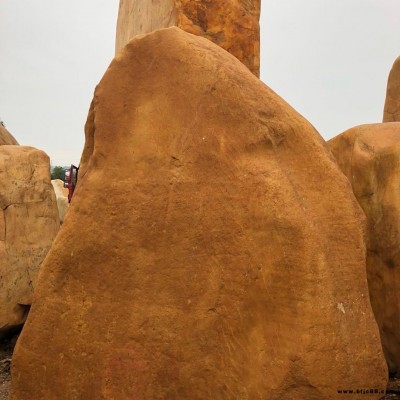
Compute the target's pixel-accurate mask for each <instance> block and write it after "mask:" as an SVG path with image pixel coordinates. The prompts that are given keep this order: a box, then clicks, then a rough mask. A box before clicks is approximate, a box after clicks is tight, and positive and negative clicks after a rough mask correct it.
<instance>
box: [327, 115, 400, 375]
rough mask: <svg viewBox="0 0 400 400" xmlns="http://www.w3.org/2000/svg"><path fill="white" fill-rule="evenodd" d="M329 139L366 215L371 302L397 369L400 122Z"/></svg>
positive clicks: (399, 362)
mask: <svg viewBox="0 0 400 400" xmlns="http://www.w3.org/2000/svg"><path fill="white" fill-rule="evenodd" d="M328 143H329V145H330V147H331V149H332V151H333V153H334V155H335V156H336V158H337V160H338V162H339V165H340V167H341V168H342V170H343V172H344V173H345V174H346V176H347V177H348V179H349V180H350V183H351V185H352V187H353V191H354V194H355V196H356V198H357V200H358V202H359V203H360V205H361V207H362V209H363V210H364V212H365V214H366V216H367V220H368V245H367V249H368V253H367V272H368V283H369V289H370V297H371V304H372V308H373V310H374V313H375V316H376V319H377V322H378V325H379V328H380V332H381V338H382V344H383V349H384V352H385V355H386V360H387V362H388V365H389V368H390V371H391V373H393V374H399V373H400V301H399V292H400V253H399V249H400V187H399V179H400V123H397V122H396V123H387V124H373V125H362V126H357V127H355V128H352V129H350V130H348V131H346V132H344V133H342V134H341V135H338V136H336V137H335V138H333V139H332V140H330V141H329V142H328Z"/></svg>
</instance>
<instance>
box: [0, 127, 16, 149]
mask: <svg viewBox="0 0 400 400" xmlns="http://www.w3.org/2000/svg"><path fill="white" fill-rule="evenodd" d="M5 144H7V145H15V144H18V142H17V141H16V140H15V139H14V137H13V136H12V135H11V133H10V132H8V130H7V129H6V128H5V126H4V125H2V124H0V146H2V145H5Z"/></svg>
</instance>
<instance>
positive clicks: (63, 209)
mask: <svg viewBox="0 0 400 400" xmlns="http://www.w3.org/2000/svg"><path fill="white" fill-rule="evenodd" d="M51 184H52V185H53V189H54V193H55V194H56V199H57V208H58V216H59V218H60V224H63V223H64V218H65V216H66V215H67V211H68V208H69V203H68V189H67V188H65V187H64V182H63V181H62V180H61V179H53V180H52V181H51Z"/></svg>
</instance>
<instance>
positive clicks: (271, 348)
mask: <svg viewBox="0 0 400 400" xmlns="http://www.w3.org/2000/svg"><path fill="white" fill-rule="evenodd" d="M79 174H80V175H79V176H80V178H79V182H78V185H77V189H76V191H75V194H74V201H73V202H72V203H71V207H70V210H69V211H68V218H67V219H66V220H65V222H64V225H63V227H62V229H61V230H60V232H59V234H58V235H57V238H56V240H55V242H54V245H53V246H52V248H51V250H50V252H49V254H48V256H47V257H46V260H45V262H44V263H43V267H42V272H41V274H40V279H39V283H38V286H37V290H36V291H35V299H34V302H33V306H32V310H31V313H30V314H29V317H28V320H27V323H26V324H25V326H24V330H23V331H22V334H21V336H20V338H19V340H18V343H17V346H16V349H15V353H14V356H13V364H12V395H11V399H12V400H25V399H27V398H29V399H30V400H39V399H40V400H42V399H46V400H52V399H62V398H68V399H102V398H104V399H118V400H124V399H138V400H144V399H145V400H161V399H168V400H178V399H179V400H182V399H185V400H186V399H190V400H204V399H216V400H219V399H263V400H278V399H279V400H293V399H307V400H317V399H318V400H319V399H324V400H328V399H329V400H339V399H340V400H343V397H344V396H343V395H342V394H338V390H340V389H349V388H370V387H372V388H376V389H380V390H384V389H385V388H386V382H387V367H386V363H385V360H384V356H383V353H382V347H381V343H380V339H379V331H378V328H377V325H376V322H375V320H374V317H373V313H372V309H371V305H370V302H369V296H368V286H367V279H366V270H365V243H364V237H363V234H364V231H363V224H364V222H365V220H364V219H365V217H364V216H363V213H362V210H361V208H360V207H359V205H358V204H357V202H356V200H355V198H354V195H353V194H352V191H351V187H350V184H349V183H348V180H347V179H346V178H345V176H344V175H343V174H342V173H341V171H340V170H339V168H338V166H337V164H336V162H335V160H334V158H333V156H332V155H331V153H330V151H329V150H328V149H327V146H326V144H325V142H324V140H323V139H322V138H321V137H320V136H319V134H318V133H317V132H316V131H315V129H314V128H313V127H312V125H311V124H310V123H308V122H307V121H306V120H305V119H304V118H303V117H301V116H300V115H299V114H298V113H297V112H296V111H295V110H293V109H292V108H291V107H290V106H289V105H288V104H287V103H285V102H284V101H283V100H282V99H281V98H280V97H279V96H277V95H276V94H275V93H274V92H273V91H272V90H270V89H269V88H268V87H267V86H265V85H264V84H263V83H262V82H261V81H260V80H259V79H257V78H256V77H255V76H254V75H252V74H251V73H250V72H249V70H248V69H247V68H246V67H245V66H244V65H243V64H241V63H240V62H239V61H238V60H237V59H235V58H234V57H233V56H231V55H230V54H229V53H227V52H225V51H223V50H222V49H221V48H219V47H218V46H216V45H215V44H213V43H212V42H210V41H208V40H205V39H204V38H201V37H197V36H194V35H190V34H188V33H186V32H183V31H182V30H179V29H177V28H169V29H163V30H159V31H155V32H154V33H152V34H149V35H146V36H141V37H138V38H136V39H134V40H132V41H131V42H130V43H129V44H128V45H127V46H126V47H125V49H124V50H123V51H122V52H121V53H119V54H118V56H117V57H116V59H115V60H114V61H113V62H112V64H111V65H110V67H109V68H108V70H107V72H106V74H105V75H104V77H103V79H102V80H101V82H100V84H99V85H98V87H97V89H96V92H95V96H94V101H93V103H92V106H91V109H90V112H89V116H88V121H87V124H86V144H85V148H84V152H83V155H82V159H81V164H80V172H79ZM380 397H382V395H381V394H374V395H370V396H368V398H369V399H374V400H377V399H378V398H380Z"/></svg>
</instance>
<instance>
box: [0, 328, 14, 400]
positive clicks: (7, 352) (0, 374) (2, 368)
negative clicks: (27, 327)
mask: <svg viewBox="0 0 400 400" xmlns="http://www.w3.org/2000/svg"><path fill="white" fill-rule="evenodd" d="M17 339H18V334H16V335H14V336H12V337H10V338H9V339H7V340H4V341H2V342H0V400H7V399H8V392H9V390H10V381H11V375H10V368H11V358H12V353H13V350H14V346H15V343H16V342H17Z"/></svg>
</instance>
